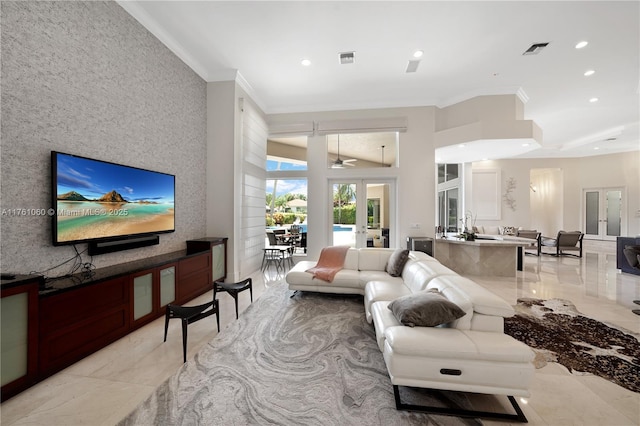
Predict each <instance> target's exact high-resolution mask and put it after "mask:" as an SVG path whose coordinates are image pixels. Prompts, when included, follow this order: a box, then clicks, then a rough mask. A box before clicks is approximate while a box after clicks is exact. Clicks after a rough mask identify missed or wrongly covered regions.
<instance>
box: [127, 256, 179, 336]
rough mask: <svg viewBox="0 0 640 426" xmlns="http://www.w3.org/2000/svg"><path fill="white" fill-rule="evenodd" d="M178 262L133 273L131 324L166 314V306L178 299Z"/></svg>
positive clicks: (134, 326)
mask: <svg viewBox="0 0 640 426" xmlns="http://www.w3.org/2000/svg"><path fill="white" fill-rule="evenodd" d="M177 272H178V263H169V264H166V265H162V266H158V267H157V268H153V269H147V270H145V271H141V272H138V273H136V274H132V275H131V324H132V327H133V328H137V327H140V326H142V325H144V324H147V323H148V322H150V321H151V320H153V319H154V318H157V317H159V316H161V315H163V314H164V307H165V306H166V305H167V304H169V303H174V302H175V301H176V282H177V281H176V277H177Z"/></svg>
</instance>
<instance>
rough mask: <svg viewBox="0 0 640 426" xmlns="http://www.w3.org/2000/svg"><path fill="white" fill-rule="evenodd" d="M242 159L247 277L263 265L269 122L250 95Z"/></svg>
mask: <svg viewBox="0 0 640 426" xmlns="http://www.w3.org/2000/svg"><path fill="white" fill-rule="evenodd" d="M240 114H241V129H242V130H241V131H242V162H241V164H240V167H241V174H242V182H241V191H242V198H241V201H240V202H241V205H240V218H239V228H240V247H239V251H238V257H239V259H238V260H239V262H238V265H239V273H240V276H241V277H246V276H248V275H249V274H251V273H252V272H253V271H255V270H257V269H259V268H260V263H261V262H262V254H263V250H262V248H263V247H264V240H265V190H266V189H265V187H266V180H265V179H266V171H265V167H266V164H267V136H268V130H267V123H266V121H265V119H264V117H263V115H262V113H261V112H260V110H259V109H258V108H257V107H255V106H254V105H253V104H252V103H251V101H250V100H249V99H248V98H243V99H241V112H240Z"/></svg>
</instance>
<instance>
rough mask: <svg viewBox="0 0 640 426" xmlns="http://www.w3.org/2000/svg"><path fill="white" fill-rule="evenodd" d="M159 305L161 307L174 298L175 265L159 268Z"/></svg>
mask: <svg viewBox="0 0 640 426" xmlns="http://www.w3.org/2000/svg"><path fill="white" fill-rule="evenodd" d="M159 274H160V307H161V308H163V307H165V306H167V305H168V304H169V303H172V302H174V301H175V300H176V265H171V266H165V267H162V268H159Z"/></svg>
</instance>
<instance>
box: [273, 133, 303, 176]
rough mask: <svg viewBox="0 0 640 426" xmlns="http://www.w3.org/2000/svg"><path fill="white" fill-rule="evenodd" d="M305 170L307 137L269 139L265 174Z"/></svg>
mask: <svg viewBox="0 0 640 426" xmlns="http://www.w3.org/2000/svg"><path fill="white" fill-rule="evenodd" d="M285 170H292V171H297V170H307V137H306V136H300V137H288V138H269V139H268V140H267V172H273V171H285Z"/></svg>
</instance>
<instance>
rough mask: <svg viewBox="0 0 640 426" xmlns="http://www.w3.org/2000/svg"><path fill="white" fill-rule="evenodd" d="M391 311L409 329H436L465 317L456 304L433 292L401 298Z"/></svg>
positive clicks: (392, 304)
mask: <svg viewBox="0 0 640 426" xmlns="http://www.w3.org/2000/svg"><path fill="white" fill-rule="evenodd" d="M389 309H390V310H391V312H393V314H394V315H395V317H396V318H397V319H398V321H400V322H401V323H402V324H404V325H408V326H409V327H415V326H418V327H435V326H437V325H440V324H447V323H450V322H452V321H455V320H457V319H458V318H461V317H463V316H464V315H465V312H464V311H463V310H462V309H460V308H459V307H458V306H457V305H456V304H455V303H453V302H451V301H449V300H447V298H446V297H444V296H443V295H441V294H440V293H439V292H438V291H433V290H426V291H420V292H418V293H414V294H410V295H407V296H402V297H399V298H397V299H395V300H394V301H393V302H391V303H390V304H389Z"/></svg>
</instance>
